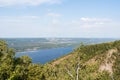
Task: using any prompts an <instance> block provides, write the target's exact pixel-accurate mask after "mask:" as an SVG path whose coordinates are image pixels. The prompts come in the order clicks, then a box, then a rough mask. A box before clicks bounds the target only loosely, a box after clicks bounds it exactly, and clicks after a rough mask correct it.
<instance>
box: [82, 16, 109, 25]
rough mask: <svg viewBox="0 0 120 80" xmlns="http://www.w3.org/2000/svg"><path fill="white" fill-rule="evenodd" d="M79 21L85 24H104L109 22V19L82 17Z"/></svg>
mask: <svg viewBox="0 0 120 80" xmlns="http://www.w3.org/2000/svg"><path fill="white" fill-rule="evenodd" d="M80 20H81V21H82V22H83V23H86V24H105V23H109V22H111V19H107V18H86V17H82V18H80Z"/></svg>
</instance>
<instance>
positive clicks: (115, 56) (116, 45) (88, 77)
mask: <svg viewBox="0 0 120 80" xmlns="http://www.w3.org/2000/svg"><path fill="white" fill-rule="evenodd" d="M0 80H120V41H115V42H110V43H102V44H95V45H81V46H80V47H79V48H77V49H75V50H74V51H73V52H72V53H70V54H68V55H66V56H63V57H61V58H59V59H56V60H54V61H52V62H50V63H47V64H44V65H41V64H33V63H32V60H31V58H29V57H28V56H22V57H20V58H16V57H15V52H14V50H13V49H11V48H8V46H7V43H6V42H5V41H0Z"/></svg>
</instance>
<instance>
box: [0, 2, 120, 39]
mask: <svg viewBox="0 0 120 80" xmlns="http://www.w3.org/2000/svg"><path fill="white" fill-rule="evenodd" d="M119 8H120V0H0V29H1V31H0V37H1V38H3V37H8V38H14V37H19V38H20V37H26V38H28V37H79V38H80V37H82V38H120V10H119Z"/></svg>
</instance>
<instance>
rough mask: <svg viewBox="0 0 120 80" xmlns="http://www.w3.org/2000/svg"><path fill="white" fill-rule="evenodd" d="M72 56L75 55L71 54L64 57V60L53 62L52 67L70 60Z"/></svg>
mask: <svg viewBox="0 0 120 80" xmlns="http://www.w3.org/2000/svg"><path fill="white" fill-rule="evenodd" d="M71 56H73V54H69V55H67V56H64V57H62V58H60V59H58V60H56V61H54V62H52V66H55V65H57V64H59V63H60V62H62V61H63V60H65V59H68V58H69V57H71Z"/></svg>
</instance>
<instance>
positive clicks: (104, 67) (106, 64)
mask: <svg viewBox="0 0 120 80" xmlns="http://www.w3.org/2000/svg"><path fill="white" fill-rule="evenodd" d="M116 52H118V51H117V49H111V50H109V51H108V52H107V54H106V58H105V59H104V60H103V63H102V64H101V65H100V67H99V71H100V72H102V71H108V72H109V73H110V74H112V73H113V69H112V66H113V63H114V60H111V59H112V58H111V57H112V54H113V53H116ZM110 60H111V61H110Z"/></svg>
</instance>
